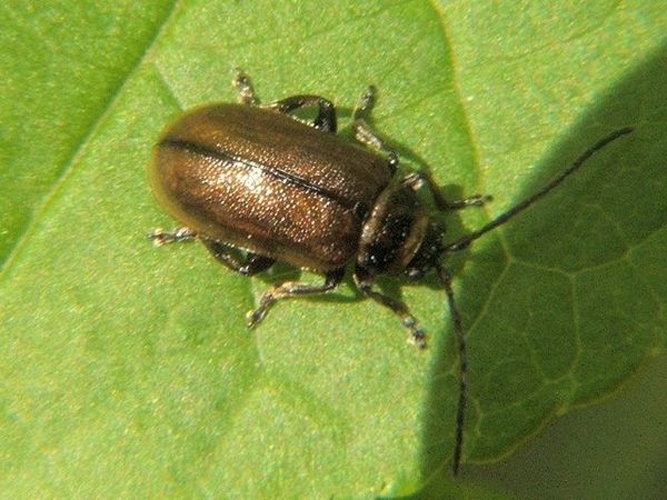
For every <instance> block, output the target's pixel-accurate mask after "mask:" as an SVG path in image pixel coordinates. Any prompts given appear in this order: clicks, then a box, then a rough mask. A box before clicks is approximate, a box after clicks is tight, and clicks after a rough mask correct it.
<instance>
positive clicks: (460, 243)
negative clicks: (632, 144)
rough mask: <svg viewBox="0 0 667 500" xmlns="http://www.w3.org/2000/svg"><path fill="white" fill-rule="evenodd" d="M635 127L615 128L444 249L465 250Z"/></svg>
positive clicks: (452, 250)
mask: <svg viewBox="0 0 667 500" xmlns="http://www.w3.org/2000/svg"><path fill="white" fill-rule="evenodd" d="M632 130H633V128H632V127H625V128H621V129H618V130H615V131H614V132H612V133H611V134H609V135H608V136H606V137H604V138H602V139H600V140H599V141H598V142H597V143H595V144H594V145H593V146H591V147H590V148H588V149H587V150H586V151H584V152H583V153H582V154H581V155H580V156H579V158H577V159H576V160H574V162H572V163H571V164H570V165H569V166H568V167H567V168H566V169H565V170H563V171H562V172H561V173H559V174H558V175H557V176H556V177H554V178H553V179H551V181H549V182H548V183H547V184H545V185H544V186H543V187H542V189H540V190H539V191H537V192H536V193H535V194H533V195H532V196H530V197H528V198H526V199H524V200H523V201H521V202H519V203H517V204H516V205H514V206H513V207H512V208H510V209H509V210H507V211H506V212H503V213H502V214H500V215H499V216H498V217H496V218H495V219H493V220H491V221H490V222H488V223H487V224H486V225H484V226H483V227H482V228H481V229H478V230H477V231H473V232H472V233H470V234H469V235H467V236H464V237H463V238H461V239H459V240H457V241H455V242H453V243H450V244H449V245H446V246H445V247H444V249H443V251H445V252H447V251H450V252H455V251H458V250H463V249H465V248H467V247H468V245H470V243H472V242H473V241H475V240H476V239H477V238H479V237H480V236H482V235H484V234H486V233H488V232H489V231H491V230H492V229H495V228H496V227H498V226H500V225H502V224H504V223H505V222H507V221H508V220H509V219H511V218H512V217H514V216H515V215H517V214H518V213H520V212H523V211H524V210H525V209H527V208H528V207H529V206H531V205H532V204H533V203H535V202H536V201H537V200H539V199H540V198H542V196H544V195H545V194H547V193H548V192H549V191H551V190H552V189H553V188H555V187H556V186H558V185H559V184H560V183H561V182H563V181H564V180H565V179H567V178H568V177H569V176H570V175H572V174H573V173H574V172H576V171H577V170H578V169H579V167H581V166H582V165H583V164H584V163H585V162H586V160H588V159H589V158H590V157H591V156H593V155H594V154H595V153H597V152H598V151H600V150H601V149H602V148H604V147H605V146H606V145H607V144H609V143H610V142H613V141H615V140H616V139H618V138H619V137H622V136H624V135H626V134H629V133H630V132H632Z"/></svg>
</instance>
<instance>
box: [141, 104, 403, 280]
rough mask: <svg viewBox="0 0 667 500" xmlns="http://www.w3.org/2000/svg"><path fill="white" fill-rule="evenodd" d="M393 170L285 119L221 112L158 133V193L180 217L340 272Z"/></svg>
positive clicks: (297, 261) (202, 112)
mask: <svg viewBox="0 0 667 500" xmlns="http://www.w3.org/2000/svg"><path fill="white" fill-rule="evenodd" d="M390 177H391V172H389V169H388V168H387V166H386V162H385V161H384V160H382V159H381V158H379V157H377V156H375V155H373V154H371V153H370V152H368V151H365V150H362V149H361V148H357V147H355V146H352V145H350V144H347V143H344V142H342V141H340V139H338V138H336V137H335V136H333V135H329V134H327V133H324V132H321V131H319V130H316V129H314V128H312V127H310V126H308V125H307V124H304V123H301V122H298V121H296V120H294V119H293V118H290V117H288V116H284V115H282V114H280V113H277V112H274V111H271V110H266V109H262V108H253V107H250V106H242V105H234V104H221V105H215V106H207V107H204V108H199V109H196V110H194V111H191V112H189V113H187V114H186V115H185V116H183V117H181V118H180V119H179V120H178V121H177V122H175V123H174V124H173V125H172V126H170V127H168V128H167V129H166V131H165V132H164V133H163V134H162V136H161V139H160V140H159V142H158V145H157V147H156V150H155V152H154V157H153V163H152V166H151V181H152V184H153V189H154V191H155V193H156V195H157V197H158V199H159V200H160V202H161V203H162V204H163V205H164V206H165V207H166V208H167V210H168V211H169V212H170V213H171V215H172V216H174V217H175V218H176V219H178V220H180V221H181V222H182V223H184V224H185V225H187V226H188V227H190V228H192V229H194V230H195V231H197V232H198V233H200V234H202V235H204V236H208V237H210V238H213V239H216V240H218V241H221V242H223V243H228V244H231V245H233V246H236V247H239V248H242V249H246V250H249V251H252V252H254V253H259V254H262V255H266V256H268V257H272V258H275V259H277V260H280V261H283V262H288V263H291V264H293V265H296V266H299V267H307V268H311V269H318V270H325V271H326V270H330V269H336V268H340V267H343V266H344V265H345V264H346V263H347V262H349V261H350V260H351V259H352V258H353V257H354V255H355V254H356V252H357V245H358V239H359V234H360V230H361V224H362V222H363V219H364V218H365V216H366V214H367V213H368V210H369V209H370V207H372V205H373V202H374V200H375V199H376V198H377V196H378V194H379V192H380V191H381V190H382V189H383V188H384V186H386V185H387V184H388V183H389V180H390Z"/></svg>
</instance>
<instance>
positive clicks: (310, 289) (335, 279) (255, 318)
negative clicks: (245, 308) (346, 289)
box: [247, 268, 345, 328]
mask: <svg viewBox="0 0 667 500" xmlns="http://www.w3.org/2000/svg"><path fill="white" fill-rule="evenodd" d="M344 275H345V269H344V268H343V269H336V270H334V271H330V272H328V273H327V274H326V278H325V280H324V283H322V284H321V285H315V284H312V283H300V282H298V281H288V282H286V283H282V284H280V285H277V286H275V287H273V288H271V289H269V290H267V291H266V292H264V295H262V298H261V299H260V300H259V306H258V307H257V309H255V310H254V311H250V312H249V313H248V316H247V318H248V326H250V327H251V328H252V327H254V326H256V325H257V323H259V322H260V321H262V318H264V316H265V315H266V313H267V311H268V310H269V308H270V307H271V306H272V305H273V304H275V302H276V301H277V300H281V299H285V298H289V297H297V296H303V295H316V294H320V293H325V292H328V291H330V290H333V289H334V288H336V287H337V286H338V285H339V284H340V282H341V281H342V280H343V276H344Z"/></svg>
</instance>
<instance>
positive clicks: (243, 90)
mask: <svg viewBox="0 0 667 500" xmlns="http://www.w3.org/2000/svg"><path fill="white" fill-rule="evenodd" d="M232 85H233V86H234V88H235V89H236V90H238V92H239V97H238V99H239V102H240V103H241V104H245V105H247V106H256V105H257V104H259V99H258V98H257V95H256V94H255V89H254V88H253V86H252V81H251V80H250V77H249V76H248V75H246V74H245V72H244V71H243V70H242V69H241V68H236V69H234V78H233V80H232Z"/></svg>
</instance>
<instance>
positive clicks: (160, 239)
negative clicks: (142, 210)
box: [146, 227, 197, 247]
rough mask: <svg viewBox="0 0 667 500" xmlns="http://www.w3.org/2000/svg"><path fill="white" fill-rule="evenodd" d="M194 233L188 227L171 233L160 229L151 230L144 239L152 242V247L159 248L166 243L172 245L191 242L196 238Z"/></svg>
mask: <svg viewBox="0 0 667 500" xmlns="http://www.w3.org/2000/svg"><path fill="white" fill-rule="evenodd" d="M196 236H197V233H195V232H194V231H193V230H192V229H190V228H189V227H177V228H176V229H174V230H173V231H165V230H164V229H162V228H156V229H153V230H152V231H151V232H149V233H148V234H147V235H146V238H148V239H149V240H153V245H154V246H156V247H161V246H162V245H166V244H167V243H174V242H180V241H192V240H194V239H195V238H196Z"/></svg>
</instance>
